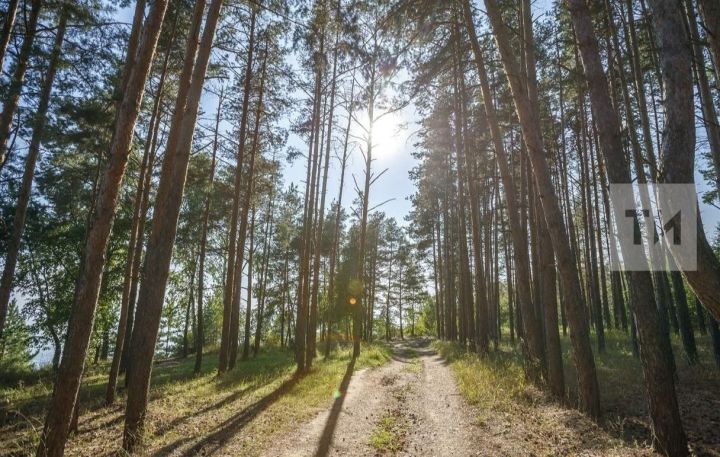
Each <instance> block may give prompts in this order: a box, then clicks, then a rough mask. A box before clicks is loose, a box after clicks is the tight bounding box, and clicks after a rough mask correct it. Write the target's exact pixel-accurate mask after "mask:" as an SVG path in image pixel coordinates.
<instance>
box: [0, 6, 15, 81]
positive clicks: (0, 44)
mask: <svg viewBox="0 0 720 457" xmlns="http://www.w3.org/2000/svg"><path fill="white" fill-rule="evenodd" d="M18 3H20V1H19V0H10V1H9V2H8V7H7V11H5V20H4V21H3V28H2V32H0V69H1V68H3V64H4V63H5V52H6V51H7V47H8V44H10V37H11V36H12V32H13V28H14V27H15V18H16V17H17V7H18Z"/></svg>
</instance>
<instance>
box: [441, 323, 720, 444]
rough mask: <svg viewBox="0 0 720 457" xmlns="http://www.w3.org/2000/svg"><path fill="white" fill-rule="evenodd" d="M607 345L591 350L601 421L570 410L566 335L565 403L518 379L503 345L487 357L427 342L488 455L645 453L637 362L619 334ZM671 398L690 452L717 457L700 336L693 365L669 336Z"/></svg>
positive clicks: (717, 415)
mask: <svg viewBox="0 0 720 457" xmlns="http://www.w3.org/2000/svg"><path fill="white" fill-rule="evenodd" d="M606 339H607V350H606V352H605V353H604V354H597V351H595V352H596V364H597V368H598V378H599V383H600V387H601V402H602V407H603V419H602V420H601V421H600V422H599V423H595V422H592V421H590V420H589V419H588V418H586V417H585V416H583V415H582V414H580V412H579V411H577V410H576V409H574V407H573V405H574V404H575V403H574V401H573V400H572V399H574V398H575V397H576V394H575V391H576V381H575V372H574V367H573V364H572V358H571V350H570V345H569V341H568V340H567V338H563V339H562V340H563V341H562V342H563V358H564V361H565V375H566V376H565V379H566V384H567V389H568V399H570V400H567V402H566V403H565V404H560V403H559V402H557V401H554V400H553V399H551V398H549V396H548V395H547V394H545V393H544V392H542V391H540V390H538V389H537V388H536V387H534V386H532V385H529V384H528V382H526V380H525V378H524V375H523V370H522V359H521V357H520V355H519V353H518V352H517V350H516V349H515V348H513V347H511V346H510V345H509V344H504V345H501V347H500V349H499V351H497V352H495V353H493V354H491V355H490V356H489V357H487V358H480V357H478V356H477V355H476V354H473V353H469V352H466V351H465V350H464V349H463V348H461V347H460V346H458V345H457V344H453V343H446V342H436V343H435V346H436V348H437V349H438V351H439V352H440V353H441V354H442V355H443V357H444V358H445V359H446V360H447V361H448V363H450V365H451V367H452V368H453V372H454V374H455V376H456V379H457V381H458V384H459V386H460V390H461V393H462V394H463V396H464V397H465V398H466V399H467V400H468V401H469V402H470V403H471V404H473V405H474V406H475V407H476V411H477V420H478V423H479V425H480V426H481V427H483V429H484V430H485V431H486V433H484V434H483V437H484V438H483V440H484V441H486V443H485V444H486V446H487V448H488V450H489V452H490V453H491V454H495V455H520V454H522V455H531V454H534V455H652V449H651V447H650V428H649V420H648V418H647V408H646V405H645V400H644V382H643V375H642V366H641V365H640V361H639V360H638V359H637V358H635V357H633V356H632V351H631V347H630V342H629V338H628V337H627V336H626V335H625V334H623V333H622V332H615V331H611V332H608V334H607V335H606ZM673 346H674V351H675V354H676V359H677V360H676V363H677V367H678V379H679V381H678V384H677V386H678V398H679V401H680V407H681V410H682V415H683V424H684V426H685V429H686V432H687V434H688V437H689V440H690V445H691V449H692V451H693V452H694V453H695V454H697V455H713V456H718V455H720V451H719V450H720V436H719V434H720V371H718V370H717V368H716V367H715V365H714V362H713V360H712V357H711V354H710V352H709V351H710V343H709V341H708V340H707V337H702V336H701V337H700V338H698V346H699V352H700V364H699V365H697V366H693V367H690V366H688V365H687V363H686V362H685V361H684V360H683V359H682V356H681V355H680V354H682V350H681V347H680V346H679V342H678V341H677V338H675V337H674V338H673Z"/></svg>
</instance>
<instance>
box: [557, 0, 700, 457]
mask: <svg viewBox="0 0 720 457" xmlns="http://www.w3.org/2000/svg"><path fill="white" fill-rule="evenodd" d="M567 4H568V9H569V10H570V14H571V17H572V20H573V25H574V28H575V34H576V37H577V40H578V47H579V48H580V51H581V54H582V63H583V68H584V72H585V75H586V79H587V82H588V87H589V89H590V99H591V102H592V106H593V113H594V118H595V124H596V126H597V129H598V134H599V137H600V144H601V150H602V152H603V154H604V156H605V163H606V165H607V167H608V168H607V171H608V177H609V178H610V182H611V183H630V182H632V179H631V176H630V166H629V163H628V161H627V159H626V158H625V155H624V154H623V149H622V140H621V131H620V123H619V120H618V117H617V112H616V111H615V109H614V108H613V106H612V104H611V103H610V100H611V99H610V95H609V90H608V86H607V80H606V79H605V74H604V70H603V67H602V64H601V62H600V54H599V51H598V44H597V40H596V39H595V37H594V35H593V26H592V20H591V17H590V12H589V9H588V6H587V4H586V3H585V0H567ZM688 63H689V62H688ZM668 83H669V81H668V80H666V88H667V87H668ZM691 98H692V96H691ZM621 248H622V246H621ZM629 275H630V277H631V287H632V288H633V289H634V290H635V300H634V304H635V306H634V308H635V309H634V312H635V317H636V324H637V330H638V337H639V343H640V355H641V357H642V360H643V371H644V374H645V388H646V392H647V399H648V404H649V410H650V418H651V420H652V425H653V443H654V446H655V448H656V449H657V450H658V451H660V452H661V453H664V454H667V455H687V453H688V449H687V439H686V438H685V433H684V431H683V428H682V422H681V420H680V413H679V408H678V403H677V397H676V395H675V384H674V373H673V367H672V366H671V365H670V363H669V361H668V358H667V354H665V353H664V349H665V344H663V342H662V335H661V332H660V331H658V330H659V328H660V327H659V319H658V315H657V308H656V307H655V302H654V300H653V298H654V295H653V293H652V290H653V289H652V279H651V277H650V273H649V271H631V272H630V273H629Z"/></svg>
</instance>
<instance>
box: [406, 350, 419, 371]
mask: <svg viewBox="0 0 720 457" xmlns="http://www.w3.org/2000/svg"><path fill="white" fill-rule="evenodd" d="M404 352H405V355H407V363H405V366H404V367H403V370H405V371H407V372H409V373H415V374H420V373H422V371H423V365H422V362H421V361H420V359H419V356H420V354H418V352H417V351H416V350H415V349H413V348H410V347H408V348H407V349H405V350H404Z"/></svg>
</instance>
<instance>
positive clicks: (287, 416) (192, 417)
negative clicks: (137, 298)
mask: <svg viewBox="0 0 720 457" xmlns="http://www.w3.org/2000/svg"><path fill="white" fill-rule="evenodd" d="M350 351H351V348H348V347H346V346H339V347H337V348H335V349H334V350H333V351H332V352H331V354H330V357H329V358H328V359H324V358H323V357H321V356H318V358H317V359H316V360H315V363H314V365H313V368H312V370H311V371H310V372H309V373H308V374H307V375H305V376H302V377H297V376H295V373H294V371H295V366H294V361H293V353H292V352H291V351H289V350H286V349H280V348H267V349H265V350H263V351H262V352H261V353H260V355H259V356H258V357H257V358H251V359H250V360H247V361H239V362H238V364H237V366H236V367H235V369H234V370H232V371H230V372H228V373H226V374H225V375H223V376H222V377H218V376H217V375H216V367H217V354H215V353H210V354H207V356H206V357H205V358H204V361H203V371H202V373H200V374H199V375H194V374H193V372H192V371H193V364H194V360H193V359H192V358H189V359H187V360H181V361H177V362H171V363H167V364H161V365H158V366H156V367H155V369H154V371H153V379H152V388H151V395H150V405H149V407H148V416H147V421H146V422H147V427H146V445H147V452H148V453H149V454H153V453H157V454H169V453H172V452H173V451H177V452H180V453H183V452H184V453H188V454H196V453H200V452H204V451H207V450H209V451H210V452H212V451H214V450H218V449H222V450H223V452H230V453H231V454H232V453H235V454H237V455H247V456H252V455H257V454H258V453H259V452H260V451H261V450H262V448H263V446H265V445H266V444H268V443H269V441H270V440H271V439H272V436H273V435H274V434H275V433H278V432H281V431H284V430H287V429H288V428H290V427H292V426H293V425H295V424H297V423H299V422H301V421H304V420H306V419H308V418H309V417H311V416H312V414H314V413H315V412H316V411H317V410H318V409H319V408H325V407H327V406H329V405H330V404H331V402H332V400H333V394H334V393H335V390H336V389H337V387H338V386H339V385H340V382H341V380H342V378H343V375H344V374H345V372H346V369H347V366H348V363H349V362H350ZM390 352H391V351H390V349H389V347H387V346H385V345H381V344H373V345H363V347H362V351H361V355H360V357H359V358H358V359H357V360H356V363H355V369H356V370H357V369H360V368H368V367H377V366H380V365H383V364H384V363H386V362H387V361H388V360H389V359H390ZM104 368H105V367H102V366H101V367H97V368H92V369H91V370H89V372H88V374H87V376H86V377H85V378H84V381H83V386H82V396H81V405H82V407H81V417H80V428H79V433H78V434H77V435H76V436H73V437H72V438H71V439H70V442H69V443H68V448H67V454H68V455H93V456H97V455H106V454H111V453H113V452H116V451H117V450H118V448H119V447H120V445H121V441H122V426H123V418H122V415H123V406H122V404H123V403H124V400H125V394H124V392H121V393H120V395H119V398H118V402H117V404H116V405H115V406H111V407H104V406H103V405H102V400H103V397H104V391H105V386H106V384H105V383H106V377H107V375H106V373H105V369H104ZM120 385H122V382H121V383H120ZM50 393H51V385H50V382H49V381H43V382H40V383H38V384H36V385H33V386H28V387H21V386H18V387H15V388H3V389H2V390H0V398H2V399H4V401H5V403H6V404H7V405H8V408H7V410H8V411H10V414H9V415H8V416H9V417H8V419H6V420H5V421H4V423H3V422H0V455H5V453H6V452H7V453H8V454H11V455H27V454H31V453H32V450H33V449H34V448H35V446H36V445H37V440H38V438H39V431H40V430H41V429H42V419H44V417H43V416H44V405H45V404H46V403H47V399H48V396H49V395H50ZM1 419H2V418H1V417H0V420H1Z"/></svg>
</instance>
